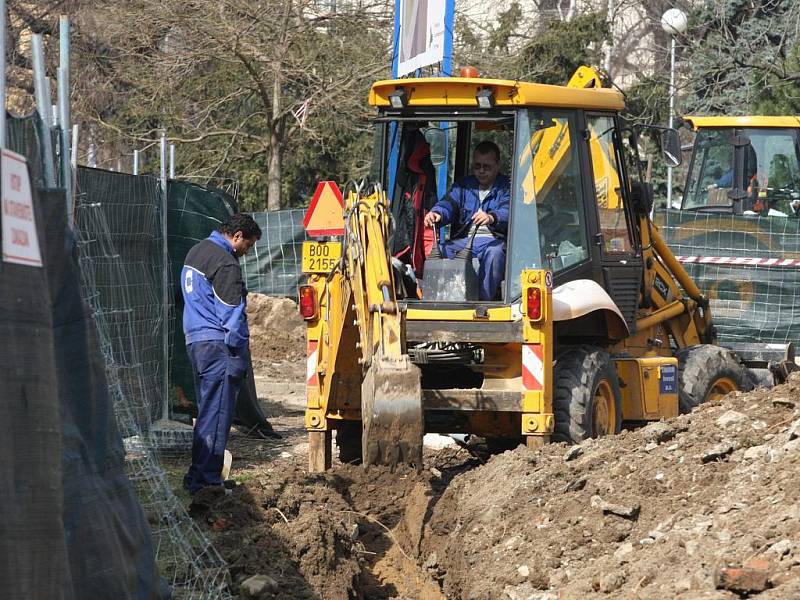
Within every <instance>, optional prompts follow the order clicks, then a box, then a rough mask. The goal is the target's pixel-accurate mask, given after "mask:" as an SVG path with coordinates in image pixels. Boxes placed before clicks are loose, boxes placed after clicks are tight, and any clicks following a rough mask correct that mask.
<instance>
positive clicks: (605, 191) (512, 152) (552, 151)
mask: <svg viewBox="0 0 800 600" xmlns="http://www.w3.org/2000/svg"><path fill="white" fill-rule="evenodd" d="M401 81H402V82H404V83H408V82H407V81H406V80H401ZM425 81H426V80H415V81H414V82H413V83H414V86H415V88H414V90H413V91H412V93H411V98H414V97H415V95H416V96H417V97H421V96H423V95H424V88H425V85H424V84H425ZM427 81H428V82H436V85H437V86H438V87H437V88H436V89H435V92H437V93H442V92H441V89H442V86H444V85H445V83H443V80H427ZM458 81H460V82H463V81H464V80H458ZM489 81H492V82H494V80H489ZM383 83H384V85H385V86H386V89H393V86H394V85H396V82H383ZM502 83H507V84H508V85H520V86H522V85H524V86H531V87H534V88H536V91H537V92H538V91H543V92H548V91H549V88H552V89H555V90H558V91H564V90H565V89H566V88H563V87H559V86H545V85H540V84H516V82H502ZM378 85H379V84H376V86H378ZM482 87H483V86H481V85H478V86H477V89H479V90H480V89H481V88H482ZM488 87H489V86H486V88H488ZM486 88H484V89H486ZM540 88H541V90H540ZM473 89H475V88H474V87H473ZM569 91H570V92H572V93H575V94H576V95H577V96H579V97H583V96H584V95H585V94H586V93H587V92H588V93H591V94H595V95H598V96H599V95H604V94H606V93H611V90H569ZM473 94H474V92H473ZM375 95H377V94H376V93H375V89H373V98H374V96H375ZM497 96H498V99H499V98H500V97H501V95H500V94H497ZM511 96H512V93H509V97H511ZM603 100H605V98H603ZM454 101H455V99H454ZM545 101H547V94H543V95H542V99H541V100H540V102H541V103H542V104H544V102H545ZM422 102H423V101H422V100H419V105H418V106H408V105H406V106H404V107H392V106H381V105H380V103H378V108H379V111H378V117H377V119H376V144H375V152H374V155H373V166H372V173H371V175H372V178H373V179H374V180H378V181H381V182H382V185H383V186H384V188H385V189H387V190H388V194H389V198H390V202H391V204H392V212H393V215H394V217H395V225H396V231H397V233H396V237H399V243H398V239H395V240H393V245H392V250H393V254H394V256H395V257H397V258H398V259H399V260H402V261H403V263H404V264H408V265H409V267H407V270H408V271H413V272H415V275H416V276H417V277H418V282H417V283H418V291H416V292H415V293H413V294H409V296H411V297H410V298H408V299H407V301H408V303H409V306H412V305H413V306H415V307H424V306H425V305H426V303H434V304H436V305H437V306H439V305H442V303H441V302H435V301H433V300H431V299H429V298H426V287H425V265H424V260H423V262H422V264H420V262H419V261H415V260H414V258H413V256H414V251H413V248H414V247H415V243H416V247H420V246H421V247H422V248H424V254H425V256H424V257H423V258H427V257H428V256H429V255H430V252H431V248H432V246H433V232H432V231H427V230H426V229H425V228H424V227H423V225H422V219H423V218H424V213H425V212H426V211H428V210H430V208H431V207H432V206H433V205H434V204H435V203H436V201H437V200H438V199H440V198H442V197H443V196H444V195H445V194H446V193H447V191H448V190H449V189H450V188H451V186H452V185H453V183H454V182H456V181H458V180H459V179H460V178H462V177H463V176H465V175H468V174H470V172H471V170H470V167H471V164H472V162H471V161H472V153H473V149H474V148H475V146H476V145H477V144H478V143H479V142H482V141H485V140H489V141H492V142H494V143H495V144H497V146H498V147H499V149H500V155H501V168H500V171H501V173H503V174H505V175H507V176H508V177H509V179H510V190H509V194H510V217H509V223H508V232H507V236H506V239H505V244H506V260H505V268H504V276H503V280H502V283H501V284H500V287H499V289H498V291H497V293H496V295H495V296H494V297H493V298H492V299H491V300H485V299H484V300H480V299H479V298H477V297H469V298H464V299H463V301H462V302H461V304H472V305H473V306H474V304H475V303H480V304H485V305H487V306H489V307H491V306H492V305H496V304H505V305H508V304H514V303H516V302H519V300H520V295H521V282H520V276H521V273H522V271H523V270H524V269H549V270H551V271H552V272H553V275H554V280H555V281H554V284H555V285H559V284H561V283H564V282H567V281H571V280H575V279H592V280H595V281H597V282H598V283H600V284H601V285H602V287H603V288H604V289H606V290H609V292H610V293H611V295H612V298H614V300H615V302H616V303H617V304H618V306H619V307H620V309H621V310H622V312H623V314H624V315H625V317H626V321H628V322H629V323H632V322H633V321H634V320H635V311H636V307H637V305H638V295H639V287H640V284H641V276H642V273H641V269H642V262H641V252H640V244H639V239H638V233H637V228H636V227H634V226H633V223H634V222H635V220H634V214H633V211H632V207H631V206H630V205H631V202H629V201H628V200H629V198H630V190H629V186H628V184H627V181H628V180H627V174H626V168H625V164H624V163H625V157H626V155H625V154H624V150H623V146H622V140H621V136H620V134H619V131H620V129H619V125H618V123H617V117H616V113H615V111H614V110H613V109H615V108H616V107H615V106H608V108H606V109H605V110H602V109H600V108H598V109H593V108H586V109H582V108H577V109H576V108H570V109H562V108H549V107H547V106H531V105H522V106H520V105H519V103H516V105H514V103H510V102H509V103H506V104H507V105H505V106H499V104H500V102H499V101H498V102H497V104H498V105H495V106H491V107H489V108H480V106H477V107H476V106H475V105H474V102H475V101H474V96H473V105H472V106H459V107H453V106H444V107H442V106H441V104H443V103H442V102H436V101H431V102H430V104H429V105H423V104H422ZM598 102H599V100H598ZM619 102H620V106H621V99H620V101H619ZM531 104H533V103H531ZM579 105H580V104H579ZM424 143H427V144H424ZM420 145H427V147H428V149H427V150H426V152H427V153H428V154H427V155H426V157H425V161H426V165H427V168H426V171H427V174H426V176H425V185H426V188H427V191H426V192H425V193H424V194H422V195H419V194H417V195H416V196H415V195H414V192H413V190H412V189H409V187H408V186H407V183H408V181H409V171H413V170H414V169H413V167H412V168H410V167H409V163H408V160H407V159H408V157H412V156H419V152H420V151H419V147H420ZM393 157H396V158H393ZM432 178H433V179H435V181H431V179H432ZM412 179H413V178H412ZM432 190H435V192H432ZM414 198H416V204H415V203H414V202H413V201H412V202H410V203H409V199H412V200H413V199H414ZM415 211H416V212H415ZM409 224H411V226H409ZM453 234H454V232H453V231H448V228H447V227H445V228H443V231H442V236H443V237H442V239H443V240H447V239H448V236H449V235H453ZM409 248H411V250H410V251H409ZM401 252H405V254H401ZM418 255H419V252H418ZM476 268H477V267H476ZM415 296H416V298H415ZM444 304H448V303H444ZM455 304H458V303H455ZM451 307H452V308H458V307H457V306H451Z"/></svg>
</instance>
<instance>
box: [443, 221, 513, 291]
mask: <svg viewBox="0 0 800 600" xmlns="http://www.w3.org/2000/svg"><path fill="white" fill-rule="evenodd" d="M468 241H469V238H458V239H456V240H450V241H449V242H445V243H444V245H443V246H442V250H443V251H444V255H445V257H447V258H453V257H454V256H455V255H456V252H458V251H459V250H461V249H463V248H464V247H465V246H466V245H467V242H468ZM472 255H473V256H475V257H477V259H478V262H479V264H480V268H479V269H478V281H479V283H480V299H481V300H494V297H495V295H496V294H497V288H498V287H500V282H501V281H503V277H504V276H505V271H506V243H505V240H501V239H498V238H496V237H494V236H488V235H486V236H483V235H482V236H476V237H475V241H474V242H473V244H472Z"/></svg>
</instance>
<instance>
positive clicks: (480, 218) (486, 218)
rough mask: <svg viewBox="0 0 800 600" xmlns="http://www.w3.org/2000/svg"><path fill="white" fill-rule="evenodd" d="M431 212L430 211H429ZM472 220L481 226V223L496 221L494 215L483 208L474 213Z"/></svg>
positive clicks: (488, 223)
mask: <svg viewBox="0 0 800 600" xmlns="http://www.w3.org/2000/svg"><path fill="white" fill-rule="evenodd" d="M428 214H430V213H428ZM472 222H473V223H475V225H478V226H479V227H480V226H481V225H491V224H492V223H494V217H493V216H492V215H490V214H489V213H485V212H483V211H482V210H479V211H478V212H476V213H475V214H474V215H472Z"/></svg>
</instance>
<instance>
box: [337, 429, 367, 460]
mask: <svg viewBox="0 0 800 600" xmlns="http://www.w3.org/2000/svg"><path fill="white" fill-rule="evenodd" d="M336 447H337V448H339V462H341V463H342V464H352V465H360V464H361V461H362V456H361V421H341V422H339V424H338V426H337V427H336Z"/></svg>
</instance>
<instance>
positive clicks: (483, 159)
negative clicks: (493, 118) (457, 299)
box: [425, 142, 511, 300]
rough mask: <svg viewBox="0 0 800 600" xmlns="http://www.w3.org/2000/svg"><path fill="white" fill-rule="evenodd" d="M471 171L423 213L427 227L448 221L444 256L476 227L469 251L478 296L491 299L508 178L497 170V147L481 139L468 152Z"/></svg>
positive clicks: (500, 260)
mask: <svg viewBox="0 0 800 600" xmlns="http://www.w3.org/2000/svg"><path fill="white" fill-rule="evenodd" d="M472 171H473V173H474V174H473V175H469V176H467V177H464V178H463V179H461V180H459V181H458V182H457V183H455V184H454V185H453V187H452V188H451V189H450V193H449V194H447V195H446V196H445V197H444V198H442V199H441V200H439V201H438V202H437V203H436V204H435V205H434V206H433V207H432V208H431V210H430V212H429V213H428V214H427V215H426V216H425V225H426V226H428V227H434V226H441V225H447V224H448V223H449V224H450V241H449V242H447V243H445V244H444V245H443V246H442V250H443V252H444V254H445V256H446V257H447V258H453V257H454V256H455V255H456V253H457V252H458V251H459V250H461V249H462V248H464V247H465V246H466V245H467V242H468V240H469V233H470V230H471V229H472V227H473V226H475V227H477V228H478V231H477V232H476V234H475V241H474V243H473V246H472V251H473V252H474V254H475V256H477V258H478V261H479V263H480V269H479V271H478V280H479V282H480V299H481V300H493V299H494V298H495V295H496V294H497V289H498V287H499V286H500V282H501V281H502V280H503V275H504V273H505V265H506V241H505V238H506V234H507V232H508V210H509V202H510V197H511V194H510V181H509V179H508V177H506V176H505V175H503V174H501V173H500V149H499V148H498V147H497V145H496V144H494V143H493V142H481V143H480V144H478V145H477V146H475V150H474V151H473V153H472Z"/></svg>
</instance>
